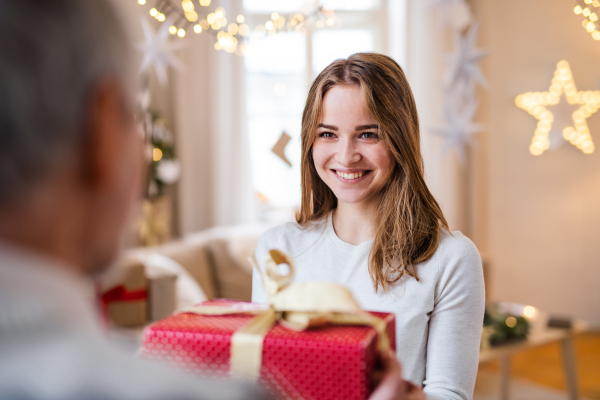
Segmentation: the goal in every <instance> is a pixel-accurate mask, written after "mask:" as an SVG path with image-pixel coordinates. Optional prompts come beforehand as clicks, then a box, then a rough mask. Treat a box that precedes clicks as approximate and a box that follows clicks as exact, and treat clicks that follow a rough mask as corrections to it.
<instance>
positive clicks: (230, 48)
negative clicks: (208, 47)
mask: <svg viewBox="0 0 600 400" xmlns="http://www.w3.org/2000/svg"><path fill="white" fill-rule="evenodd" d="M217 40H218V41H217V43H218V44H219V49H223V50H225V51H226V52H228V53H233V52H235V50H236V48H237V45H238V40H237V38H236V37H235V36H233V35H232V34H230V33H228V32H225V31H220V32H219V33H218V34H217ZM215 48H216V47H215ZM219 49H217V50H219Z"/></svg>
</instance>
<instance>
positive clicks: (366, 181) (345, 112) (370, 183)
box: [312, 85, 394, 204]
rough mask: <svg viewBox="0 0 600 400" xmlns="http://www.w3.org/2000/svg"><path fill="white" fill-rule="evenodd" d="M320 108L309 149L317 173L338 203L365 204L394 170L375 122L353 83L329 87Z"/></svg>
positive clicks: (386, 181) (384, 183)
mask: <svg viewBox="0 0 600 400" xmlns="http://www.w3.org/2000/svg"><path fill="white" fill-rule="evenodd" d="M322 111H323V112H322V117H321V121H320V123H319V128H318V131H317V138H316V139H315V142H314V144H313V150H312V152H313V159H314V163H315V168H316V170H317V173H318V174H319V176H320V177H321V179H322V180H323V182H325V184H326V185H327V186H329V188H330V189H331V190H332V191H333V193H334V194H335V196H336V197H337V199H338V203H349V204H360V203H367V202H368V201H369V200H370V199H372V198H373V196H374V195H376V194H377V193H378V192H379V191H380V190H381V189H382V188H383V187H384V186H385V185H386V184H387V183H388V181H389V179H390V176H391V174H392V171H393V170H394V161H393V159H392V157H391V155H390V152H389V151H388V149H387V148H386V147H385V145H384V144H383V142H382V140H381V138H380V134H381V131H380V130H379V124H378V123H377V121H375V120H374V119H373V118H372V117H371V116H370V115H369V113H368V111H367V106H366V104H365V101H364V100H363V96H362V94H361V91H360V88H359V87H358V86H356V85H336V86H334V87H333V88H331V89H330V90H329V91H328V92H327V93H326V94H325V97H324V98H323V110H322Z"/></svg>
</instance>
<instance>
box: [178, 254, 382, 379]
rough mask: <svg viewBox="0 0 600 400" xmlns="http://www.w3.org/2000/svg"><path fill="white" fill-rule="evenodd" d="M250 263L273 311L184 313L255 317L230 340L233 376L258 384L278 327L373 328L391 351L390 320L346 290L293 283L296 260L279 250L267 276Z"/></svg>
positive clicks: (227, 309) (244, 309) (202, 310)
mask: <svg viewBox="0 0 600 400" xmlns="http://www.w3.org/2000/svg"><path fill="white" fill-rule="evenodd" d="M248 260H249V261H250V263H251V264H252V265H253V267H254V268H255V269H256V270H257V271H258V272H259V273H260V275H261V277H262V280H263V284H264V287H265V291H266V293H267V296H268V298H269V307H268V308H265V307H262V306H258V305H253V304H248V305H240V306H235V305H234V306H233V307H227V306H193V307H188V308H185V309H183V310H181V311H180V312H181V313H194V314H199V315H231V314H251V315H256V317H254V318H253V319H252V320H251V321H250V322H249V323H248V324H247V325H245V326H244V327H243V328H242V329H240V330H239V331H237V332H235V333H234V334H233V336H232V338H231V358H230V365H231V374H232V376H234V377H236V378H241V379H244V380H248V381H252V382H256V381H257V380H258V378H259V376H260V367H261V362H262V347H263V340H264V338H265V336H266V334H267V333H268V332H269V330H270V329H271V327H272V326H273V325H274V324H275V323H276V322H279V323H280V324H281V325H283V326H284V327H286V328H288V329H292V330H295V331H304V330H306V329H309V328H315V327H322V326H327V325H367V326H372V327H373V328H375V329H376V330H377V333H378V336H377V338H378V339H377V340H378V348H379V350H380V351H382V350H388V349H389V348H390V342H389V338H388V335H387V331H386V328H387V327H386V324H385V321H384V320H382V319H381V318H377V317H375V316H373V315H371V314H369V313H368V312H366V311H364V310H363V309H362V308H360V306H359V305H358V303H357V302H356V300H355V299H354V297H353V296H352V293H351V292H350V291H349V290H348V289H346V288H345V287H344V286H341V285H338V284H335V283H331V282H303V283H294V284H292V283H291V282H292V278H293V277H294V273H295V270H296V267H295V265H294V261H293V260H292V258H291V257H290V256H288V255H287V254H285V253H284V252H282V251H279V250H271V251H269V253H268V255H267V260H266V269H267V271H266V273H263V271H262V270H261V269H260V268H259V267H258V266H257V264H256V261H255V260H254V258H252V257H251V258H249V259H248ZM283 264H287V265H288V266H289V272H288V273H287V274H286V275H282V274H280V273H279V266H280V265H283Z"/></svg>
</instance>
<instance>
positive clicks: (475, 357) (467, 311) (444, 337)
mask: <svg viewBox="0 0 600 400" xmlns="http://www.w3.org/2000/svg"><path fill="white" fill-rule="evenodd" d="M453 235H454V236H449V235H448V236H446V237H445V238H444V239H445V240H444V241H443V243H441V244H440V248H439V249H438V250H439V251H441V254H440V258H439V263H440V264H439V274H438V280H437V284H436V290H435V302H434V308H433V311H432V312H431V315H430V320H429V337H428V342H427V364H426V372H425V381H424V382H423V385H424V392H425V394H426V396H427V399H428V400H438V399H457V400H458V399H460V400H470V399H472V398H473V390H474V387H475V378H476V376H477V367H478V364H479V344H480V340H481V328H482V325H483V313H484V308H485V289H484V282H483V268H482V265H481V258H480V256H479V252H478V251H477V248H476V247H475V245H474V244H473V243H472V242H471V241H470V240H469V239H467V238H466V237H465V236H463V235H462V234H461V233H460V232H455V233H454V234H453Z"/></svg>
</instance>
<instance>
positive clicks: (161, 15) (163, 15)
mask: <svg viewBox="0 0 600 400" xmlns="http://www.w3.org/2000/svg"><path fill="white" fill-rule="evenodd" d="M156 19H157V20H159V21H160V22H164V21H165V19H167V17H165V14H163V13H159V14H158V15H157V16H156Z"/></svg>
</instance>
